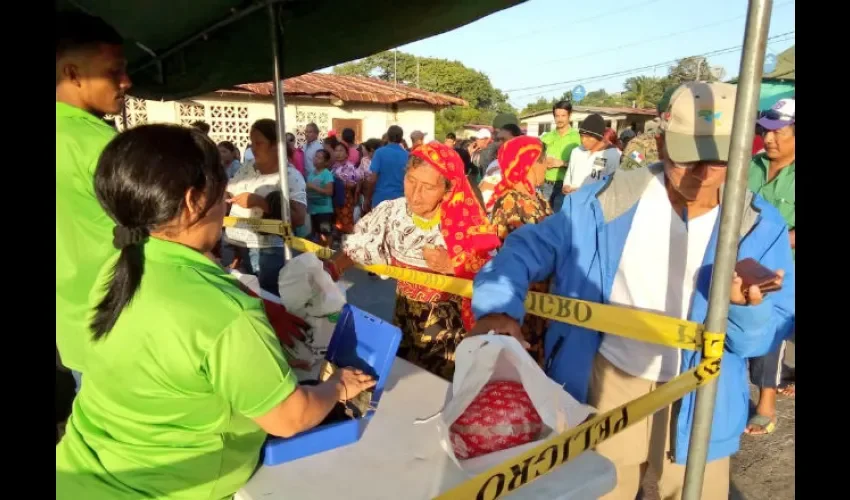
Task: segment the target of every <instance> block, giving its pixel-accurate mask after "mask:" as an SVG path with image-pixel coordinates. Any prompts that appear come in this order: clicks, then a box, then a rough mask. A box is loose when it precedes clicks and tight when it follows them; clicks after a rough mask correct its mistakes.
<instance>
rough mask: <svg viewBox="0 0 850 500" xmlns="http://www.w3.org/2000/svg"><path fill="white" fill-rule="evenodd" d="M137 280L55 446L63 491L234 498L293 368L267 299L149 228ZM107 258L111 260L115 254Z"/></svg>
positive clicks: (91, 496) (97, 496)
mask: <svg viewBox="0 0 850 500" xmlns="http://www.w3.org/2000/svg"><path fill="white" fill-rule="evenodd" d="M144 255H145V267H144V275H143V277H142V282H141V286H140V287H139V289H138V291H137V292H136V295H135V297H134V298H133V300H132V302H131V303H130V304H129V306H127V308H126V309H125V310H124V311H123V313H122V314H121V316H120V317H119V319H118V321H117V323H116V324H115V327H114V329H113V330H112V331H111V332H110V333H109V334H108V335H107V336H106V337H105V338H103V339H101V340H100V341H98V342H93V343H92V345H91V347H90V349H89V352H88V355H87V363H86V365H87V370H86V372H85V383H83V384H82V388H81V390H80V393H79V394H78V395H77V398H76V400H75V401H74V408H73V413H72V415H71V418H70V419H68V423H67V426H66V434H65V437H64V438H63V439H62V441H61V442H60V443H59V445H58V446H57V448H56V498H57V499H68V500H72V499H73V500H78V499H83V498H85V499H86V500H107V499H109V500H115V499H118V500H121V499H131V498H132V499H138V498H169V499H187V500H188V499H192V500H194V499H198V498H204V499H210V500H218V499H224V498H230V497H231V495H233V494H234V493H235V492H236V491H237V490H238V489H239V488H241V487H242V486H244V485H245V483H246V482H247V481H248V479H249V478H250V476H251V474H252V473H253V471H254V469H255V467H256V464H257V462H258V460H259V453H260V448H261V446H262V444H263V442H264V440H265V438H266V434H265V433H264V432H263V431H262V429H261V428H260V427H259V426H258V425H257V424H256V423H255V422H254V421H253V420H251V419H252V418H256V417H259V416H262V415H264V414H266V413H268V412H269V411H270V410H272V409H273V408H274V407H275V406H276V405H278V404H280V402H281V401H283V400H284V399H286V398H287V397H289V395H290V394H291V393H292V392H293V391H294V390H295V388H296V386H297V383H298V382H297V379H296V377H295V375H294V373H293V372H292V370H291V369H290V368H289V366H288V365H287V363H286V361H285V360H284V357H283V353H282V350H281V346H280V342H279V341H278V339H277V337H276V336H275V333H274V330H273V329H272V327H271V325H270V324H269V322H268V319H267V318H266V315H265V312H264V310H263V305H262V302H261V301H260V300H259V299H257V298H253V297H251V296H249V295H247V294H246V293H244V292H243V291H242V290H241V289H240V288H239V285H238V282H237V281H236V279H235V278H233V277H232V276H230V275H229V274H227V272H225V271H224V270H223V269H222V268H220V267H219V266H218V265H216V264H215V263H213V262H212V261H210V260H209V259H207V258H206V257H204V256H203V255H202V254H200V253H198V252H196V251H194V250H192V249H190V248H188V247H184V246H182V245H179V244H176V243H170V242H166V241H162V240H158V239H154V238H151V239H149V240H148V242H147V243H145V246H144ZM108 265H112V263H111V262H110V263H109V264H108Z"/></svg>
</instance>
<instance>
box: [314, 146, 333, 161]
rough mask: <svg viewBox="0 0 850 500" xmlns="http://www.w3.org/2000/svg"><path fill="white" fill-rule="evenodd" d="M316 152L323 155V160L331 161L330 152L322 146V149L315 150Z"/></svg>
mask: <svg viewBox="0 0 850 500" xmlns="http://www.w3.org/2000/svg"><path fill="white" fill-rule="evenodd" d="M316 154H320V155H322V156H324V157H325V160H327V161H331V154H330V153H328V150H327V149H324V148H322V149H320V150H318V151H316Z"/></svg>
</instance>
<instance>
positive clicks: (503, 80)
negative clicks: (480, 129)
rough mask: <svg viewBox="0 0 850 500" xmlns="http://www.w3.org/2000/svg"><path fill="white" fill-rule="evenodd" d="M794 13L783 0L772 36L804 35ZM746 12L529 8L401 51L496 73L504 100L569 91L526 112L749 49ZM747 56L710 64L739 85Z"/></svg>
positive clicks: (656, 2) (555, 1)
mask: <svg viewBox="0 0 850 500" xmlns="http://www.w3.org/2000/svg"><path fill="white" fill-rule="evenodd" d="M459 1H466V0H459ZM469 1H473V0H469ZM588 6H593V7H594V8H593V9H588V8H587V7H588ZM794 10H795V2H794V1H793V0H774V6H773V15H772V19H771V24H770V36H775V35H781V34H783V33H788V32H793V31H794V30H795V13H794ZM746 12H747V2H746V1H745V0H712V2H710V3H709V2H705V1H697V0H610V1H608V2H587V1H578V0H529V1H528V2H526V3H524V4H521V5H518V6H516V7H512V8H510V9H507V10H503V11H501V12H497V13H496V14H493V15H490V16H488V17H485V18H483V19H480V20H478V21H476V22H474V23H471V24H468V25H466V26H463V27H461V28H458V29H456V30H454V31H450V32H447V33H443V34H441V35H437V36H434V37H431V38H427V39H425V40H420V41H417V42H414V43H411V44H408V45H404V46H401V47H399V50H402V51H405V52H409V53H412V54H415V55H418V56H422V57H439V58H445V59H456V60H460V61H461V62H462V63H464V64H465V65H466V66H469V67H471V68H475V69H478V70H480V71H483V72H484V73H486V74H487V75H488V76H489V77H490V80H491V81H492V82H493V85H495V86H496V87H498V88H500V89H502V90H503V91H510V90H513V89H523V88H526V87H534V86H540V85H544V84H550V83H555V82H567V83H564V84H561V85H558V86H549V87H543V88H534V89H527V90H515V91H510V92H508V94H509V97H510V101H511V103H512V104H513V105H514V106H516V107H518V108H522V107H523V106H524V105H525V104H526V103H528V102H532V101H536V100H537V99H538V98H539V97H546V98H550V97H553V96H559V95H561V94H562V93H563V92H564V91H566V90H569V89H571V88H572V87H574V86H575V85H577V84H578V83H581V84H582V85H584V86H585V88H586V89H587V90H588V91H591V90H595V89H598V88H604V89H606V90H608V91H609V92H618V91H621V90H622V86H623V81H624V80H625V79H626V78H628V77H630V76H637V75H641V74H643V75H650V76H651V75H657V76H661V75H664V74H666V72H667V69H666V66H661V67H657V68H653V69H645V70H639V71H634V72H631V73H629V74H625V75H618V76H612V77H600V76H602V75H608V74H611V73H617V72H623V71H626V70H631V69H634V68H641V67H646V66H651V65H657V64H659V63H664V62H667V61H670V60H673V59H677V58H681V57H685V56H690V55H697V54H706V53H710V52H714V51H718V50H721V49H727V48H732V47H737V46H740V45H741V44H742V43H743V37H744V22H745V18H746ZM793 44H794V34H793V33H791V34H790V35H786V36H783V37H781V38H779V39H778V40H776V41H770V42H769V44H768V50H770V51H772V52H774V53H777V54H778V53H779V52H781V51H783V50H785V49H786V48H788V47H790V46H791V45H793ZM593 52H598V53H597V54H593ZM740 54H741V51H740V49H739V48H736V49H734V50H733V51H731V52H729V53H724V54H718V55H709V56H708V61H709V63H710V64H711V65H712V66H718V65H719V66H722V67H723V68H724V69H725V70H726V77H732V76H734V75H736V74H737V73H738V65H739V64H740Z"/></svg>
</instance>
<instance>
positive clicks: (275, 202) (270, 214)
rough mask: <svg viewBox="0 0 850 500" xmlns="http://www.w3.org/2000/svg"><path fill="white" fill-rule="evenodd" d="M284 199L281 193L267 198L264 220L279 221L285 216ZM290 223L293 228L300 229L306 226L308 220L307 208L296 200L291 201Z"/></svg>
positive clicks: (277, 192)
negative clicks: (283, 209) (282, 209)
mask: <svg viewBox="0 0 850 500" xmlns="http://www.w3.org/2000/svg"><path fill="white" fill-rule="evenodd" d="M282 201H283V197H282V196H281V192H280V191H275V192H273V193H270V194H269V195H268V196H267V197H266V198H265V204H266V206H265V209H264V210H263V218H264V219H277V220H280V218H281V217H282V216H283V215H282V211H281V206H280V204H281V202H282ZM289 219H290V221H289V223H290V224H291V225H292V227H298V226H300V225H302V224H304V221H305V220H306V219H307V206H306V205H304V204H303V203H301V202H300V201H296V200H289Z"/></svg>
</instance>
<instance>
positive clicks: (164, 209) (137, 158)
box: [91, 124, 227, 340]
mask: <svg viewBox="0 0 850 500" xmlns="http://www.w3.org/2000/svg"><path fill="white" fill-rule="evenodd" d="M226 188H227V173H226V172H225V170H224V167H223V166H222V165H221V156H220V155H219V152H218V147H217V146H216V145H215V143H213V142H212V141H211V140H210V139H209V138H208V137H207V136H206V135H205V134H203V133H202V132H200V131H199V130H197V129H194V128H188V127H180V126H177V125H164V124H158V125H142V126H139V127H134V128H131V129H130V130H127V131H126V132H122V133H121V134H118V135H117V136H116V137H115V138H114V139H112V141H110V142H109V144H107V146H106V148H105V149H104V150H103V153H101V155H100V159H99V160H98V163H97V168H96V169H95V174H94V191H95V194H96V195H97V200H98V201H99V202H100V205H101V206H102V207H103V209H104V210H105V211H106V213H107V214H108V215H109V217H111V218H112V220H113V221H115V224H116V227H115V229H114V236H115V239H113V245H115V246H116V247H118V248H120V249H121V253H120V255H119V257H118V262H116V263H115V267H114V268H113V270H112V277H111V279H110V281H109V285H108V286H107V288H106V294H105V296H104V297H103V299H102V300H101V301H100V303H99V304H98V305H97V307H96V308H95V314H94V318H93V319H92V322H91V329H92V331H93V332H94V340H98V339H101V338H102V337H104V336H106V335H107V334H108V333H109V332H110V331H111V330H112V328H113V327H114V326H115V323H116V322H117V321H118V317H119V316H120V315H121V312H122V311H123V310H124V308H125V307H127V305H128V304H129V303H130V301H132V300H133V296H134V295H135V294H136V291H137V290H138V288H139V285H140V284H141V281H142V275H143V274H144V242H145V240H146V238H147V235H148V234H149V233H150V232H151V231H155V230H163V229H164V227H163V226H164V225H165V224H167V223H169V222H171V221H173V220H175V219H176V218H177V217H179V216H180V214H181V213H182V212H183V210H185V209H186V206H185V198H186V192H187V191H189V190H190V189H192V190H194V192H195V193H196V199H197V201H198V202H203V203H204V204H205V206H204V207H203V209H202V210H201V212H200V215H199V216H198V219H197V220H200V219H201V218H203V217H204V216H206V214H207V212H208V211H209V210H210V209H211V208H212V207H213V206H215V204H216V203H218V202H219V201H220V200H221V199H222V197H223V196H224V192H225V189H226Z"/></svg>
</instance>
